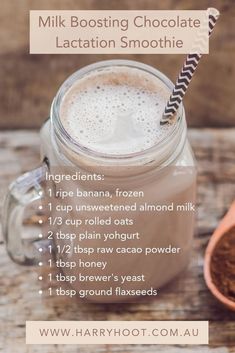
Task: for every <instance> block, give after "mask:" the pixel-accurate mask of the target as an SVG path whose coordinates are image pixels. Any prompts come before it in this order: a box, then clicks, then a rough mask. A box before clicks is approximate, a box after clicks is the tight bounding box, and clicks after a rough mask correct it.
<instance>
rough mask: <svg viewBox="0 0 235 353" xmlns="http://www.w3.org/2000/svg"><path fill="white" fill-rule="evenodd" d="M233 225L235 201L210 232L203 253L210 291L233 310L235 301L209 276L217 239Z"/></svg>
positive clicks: (234, 220) (234, 221) (206, 279)
mask: <svg viewBox="0 0 235 353" xmlns="http://www.w3.org/2000/svg"><path fill="white" fill-rule="evenodd" d="M234 226H235V201H234V202H233V203H232V205H231V207H230V209H229V210H228V212H227V214H226V215H225V216H224V218H223V219H222V220H221V222H220V223H219V225H218V227H217V228H216V230H215V231H214V233H213V234H212V236H211V238H210V241H209V244H208V246H207V249H206V253H205V262H204V278H205V281H206V284H207V287H208V288H209V289H210V291H211V293H212V294H213V295H214V297H215V298H217V299H218V300H219V301H220V302H221V303H222V304H224V305H225V306H226V307H227V308H229V309H231V310H234V311H235V302H234V301H232V300H230V299H229V298H227V297H225V296H224V295H223V294H222V293H221V292H220V291H219V289H218V288H217V287H216V286H215V284H214V283H213V281H212V277H211V258H212V254H213V251H214V250H215V247H216V245H217V243H218V241H219V240H220V239H221V238H222V236H223V235H224V234H225V233H227V232H228V231H229V230H230V229H231V228H232V227H234Z"/></svg>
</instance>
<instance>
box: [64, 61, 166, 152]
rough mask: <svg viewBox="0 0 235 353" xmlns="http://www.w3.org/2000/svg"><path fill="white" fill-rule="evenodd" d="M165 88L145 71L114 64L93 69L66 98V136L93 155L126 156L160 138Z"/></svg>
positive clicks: (161, 136) (141, 149) (76, 84)
mask: <svg viewBox="0 0 235 353" xmlns="http://www.w3.org/2000/svg"><path fill="white" fill-rule="evenodd" d="M168 97H169V90H168V89H167V87H166V86H165V85H164V84H163V83H162V82H161V81H160V80H159V79H158V78H157V77H155V76H153V75H152V74H149V73H147V72H145V71H143V70H140V69H135V68H130V67H123V66H122V67H120V66H113V67H110V68H105V69H102V70H97V71H93V72H92V73H89V74H87V75H86V76H84V77H83V78H81V79H79V80H78V81H77V82H75V83H74V84H73V85H72V87H71V88H70V89H69V90H68V91H67V93H66V94H65V96H64V98H63V100H62V103H61V108H60V119H61V123H62V125H63V127H64V129H65V130H66V131H67V133H68V134H69V135H70V136H71V137H72V138H73V139H74V140H75V141H76V142H77V143H79V144H81V145H82V146H84V147H86V148H89V149H91V150H93V151H95V152H99V153H104V154H109V155H110V154H111V155H114V154H115V155H125V154H131V153H135V152H140V151H143V150H146V149H148V148H150V147H152V146H153V145H155V144H157V143H158V142H159V141H160V140H162V139H164V138H165V137H166V136H167V135H168V133H169V130H170V129H172V127H171V126H163V127H162V126H161V127H160V123H159V122H160V118H161V116H162V113H163V111H164V108H165V105H166V102H167V98H168Z"/></svg>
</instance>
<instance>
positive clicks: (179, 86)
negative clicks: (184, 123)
mask: <svg viewBox="0 0 235 353" xmlns="http://www.w3.org/2000/svg"><path fill="white" fill-rule="evenodd" d="M207 11H208V14H209V36H210V35H211V33H212V31H213V28H214V26H215V24H216V21H217V20H218V18H219V11H218V10H217V9H214V8H209V9H208V10H207ZM207 26H208V22H207ZM197 44H198V43H197ZM198 47H200V38H199V45H198ZM201 57H202V54H201V53H200V49H196V50H195V51H193V54H188V56H187V58H186V60H185V62H184V65H183V67H182V70H181V71H180V74H179V76H178V78H177V81H176V84H175V87H174V89H173V91H172V93H171V96H170V98H169V100H168V102H167V105H166V108H165V110H164V113H163V116H162V118H161V120H160V125H165V124H172V123H174V122H175V121H176V116H175V113H176V111H177V110H178V108H179V106H180V103H181V102H182V100H183V97H184V95H185V93H186V91H187V88H188V86H189V83H190V81H191V79H192V77H193V74H194V72H195V70H196V68H197V65H198V63H199V61H200V59H201Z"/></svg>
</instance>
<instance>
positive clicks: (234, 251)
mask: <svg viewBox="0 0 235 353" xmlns="http://www.w3.org/2000/svg"><path fill="white" fill-rule="evenodd" d="M211 276H212V281H213V283H214V284H215V286H216V287H217V288H218V289H219V291H220V292H221V293H222V294H223V295H225V296H226V297H227V298H229V299H230V300H233V301H234V302H235V227H232V228H231V229H230V230H229V231H227V232H226V233H225V234H224V235H223V236H222V237H221V239H220V240H219V242H218V243H217V245H216V247H215V250H214V252H213V254H212V259H211Z"/></svg>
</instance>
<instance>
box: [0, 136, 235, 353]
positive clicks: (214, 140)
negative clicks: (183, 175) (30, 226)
mask: <svg viewBox="0 0 235 353" xmlns="http://www.w3.org/2000/svg"><path fill="white" fill-rule="evenodd" d="M189 139H190V141H191V144H192V147H193V149H194V152H195V154H196V158H197V160H198V171H199V176H198V199H197V200H198V214H197V229H196V231H195V240H194V258H193V259H192V263H191V265H190V268H189V269H188V271H186V273H184V275H183V276H181V277H180V278H178V279H177V280H176V281H175V282H174V283H171V284H170V285H169V286H168V287H166V288H164V289H163V290H162V291H161V295H160V296H159V298H157V299H156V300H153V301H150V302H149V303H148V304H143V303H138V304H124V305H120V304H119V305H100V304H99V305H96V304H84V303H82V304H81V303H77V302H76V301H75V300H68V299H63V298H60V297H57V298H56V297H48V298H44V299H42V298H39V295H38V290H39V289H40V288H39V283H38V281H37V269H36V268H30V267H22V266H19V265H16V264H14V263H13V262H12V261H11V260H10V259H9V257H8V256H7V254H6V250H5V245H4V243H3V240H2V237H1V235H0V352H4V353H38V352H40V353H67V352H68V353H75V352H107V353H108V352H113V353H114V352H115V353H124V352H128V353H134V352H136V353H138V352H139V353H141V352H149V353H151V352H169V353H178V352H179V353H189V352H192V353H194V352H200V353H209V352H213V353H226V352H235V313H232V312H230V311H228V310H227V309H225V308H223V307H222V306H220V304H219V303H218V302H217V301H216V300H215V299H214V298H213V297H212V296H211V294H210V292H209V291H208V290H207V288H206V286H205V283H204V279H203V255H204V251H205V247H206V245H207V242H208V240H209V237H210V235H211V233H212V231H213V229H214V228H215V227H216V225H217V223H218V220H219V219H220V218H221V217H222V216H223V215H224V213H225V212H226V210H227V208H228V206H229V205H230V203H231V202H232V200H233V199H234V198H235V129H227V130H225V129H203V130H202V129H198V130H197V129H192V130H190V131H189ZM38 162H39V135H38V132H36V131H16V132H14V131H11V132H1V133H0V196H1V198H0V200H1V209H2V201H3V196H4V194H5V192H6V188H7V185H8V184H9V182H10V181H12V180H13V179H14V178H15V177H16V176H18V175H20V174H21V173H23V172H25V171H27V170H30V169H31V168H34V167H35V166H36V165H37V164H38ZM26 320H209V321H210V345H209V346H196V347H194V346H154V345H149V346H144V345H142V346H141V345H111V346H110V345H99V346H73V345H71V346H69V345H67V346H65V345H59V346H47V345H45V346H43V345H40V346H37V345H35V346H34V345H33V346H26V345H25V321H26Z"/></svg>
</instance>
